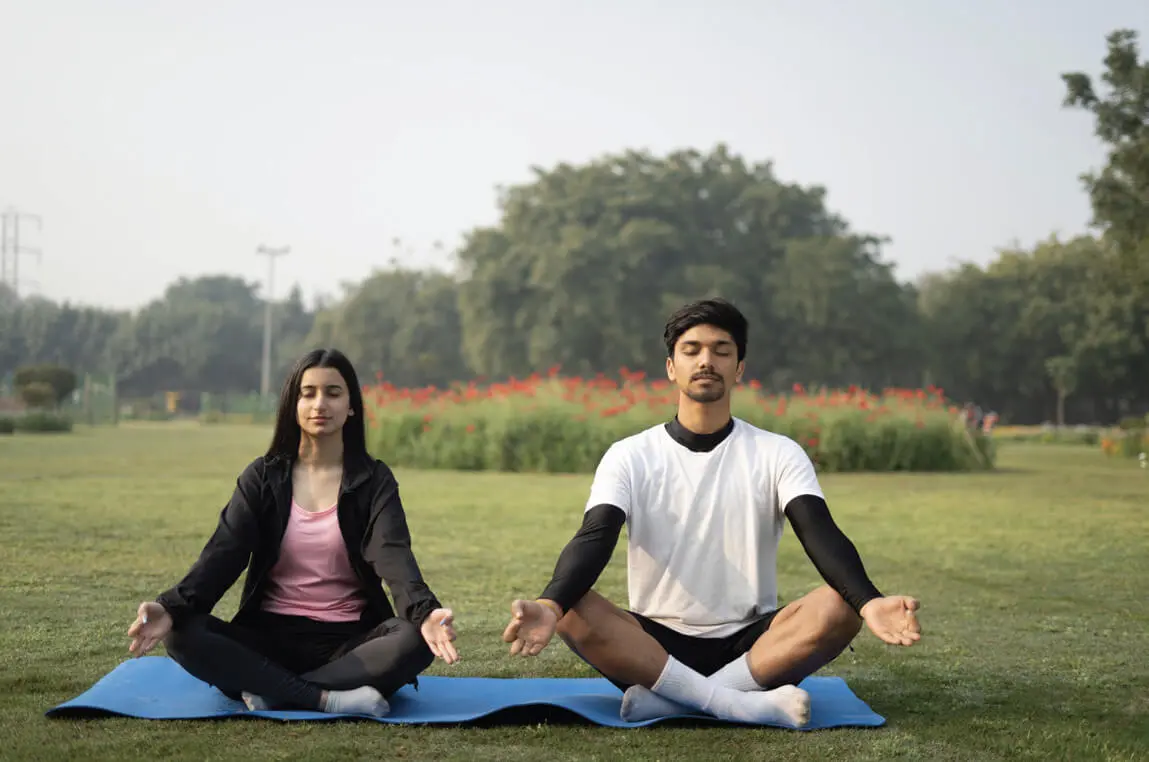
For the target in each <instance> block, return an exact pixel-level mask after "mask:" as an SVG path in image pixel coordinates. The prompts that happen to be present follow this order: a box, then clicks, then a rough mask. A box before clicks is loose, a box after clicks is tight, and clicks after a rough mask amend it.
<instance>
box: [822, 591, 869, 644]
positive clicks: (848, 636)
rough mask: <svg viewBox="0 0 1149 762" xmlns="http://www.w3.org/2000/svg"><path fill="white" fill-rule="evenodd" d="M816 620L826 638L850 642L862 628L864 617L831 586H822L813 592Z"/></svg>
mask: <svg viewBox="0 0 1149 762" xmlns="http://www.w3.org/2000/svg"><path fill="white" fill-rule="evenodd" d="M811 595H812V597H813V598H814V600H813V601H811V603H812V604H813V606H812V608H813V609H814V615H815V621H816V622H817V623H818V624H817V627H818V630H819V632H820V633H821V634H822V637H824V638H830V639H833V640H845V641H846V642H849V641H851V640H853V639H854V636H855V635H857V634H858V632H859V631H860V630H861V629H862V618H861V617H860V616H858V614H857V613H856V612H855V611H854V609H853V607H851V606H850V604H849V603H846V599H845V598H843V597H842V596H841V595H840V594H839V593H838V591H837V590H834V589H833V588H831V587H822V588H819V589H818V590H816V591H815V592H814V593H812V594H811Z"/></svg>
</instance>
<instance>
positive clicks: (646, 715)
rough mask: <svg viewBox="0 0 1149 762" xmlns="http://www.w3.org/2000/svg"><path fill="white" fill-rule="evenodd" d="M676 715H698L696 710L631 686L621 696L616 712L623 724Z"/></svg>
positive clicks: (642, 687) (647, 689) (644, 688)
mask: <svg viewBox="0 0 1149 762" xmlns="http://www.w3.org/2000/svg"><path fill="white" fill-rule="evenodd" d="M678 714H698V710H697V709H693V708H691V707H689V706H686V705H685V704H680V703H678V702H677V701H671V700H670V699H668V698H665V697H663V696H659V695H658V694H657V693H655V692H654V691H652V690H651V689H650V688H646V687H644V686H641V685H632V686H630V687H629V688H627V689H626V693H623V694H622V708H621V709H620V710H619V712H618V716H619V717H621V718H622V720H623V721H624V722H646V721H647V720H653V719H656V718H659V717H669V716H671V715H678Z"/></svg>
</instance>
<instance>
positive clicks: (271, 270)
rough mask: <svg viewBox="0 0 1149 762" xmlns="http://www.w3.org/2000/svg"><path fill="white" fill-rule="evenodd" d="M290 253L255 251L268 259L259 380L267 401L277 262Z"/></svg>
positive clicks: (269, 249) (283, 250)
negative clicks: (278, 258) (261, 363)
mask: <svg viewBox="0 0 1149 762" xmlns="http://www.w3.org/2000/svg"><path fill="white" fill-rule="evenodd" d="M290 251H291V247H290V246H282V247H280V248H278V249H275V248H272V247H270V246H264V245H262V244H261V245H260V246H259V248H258V249H256V250H255V253H256V254H259V255H262V256H266V257H267V294H266V295H265V296H264V300H263V367H262V370H261V372H260V379H259V394H260V396H261V397H263V398H264V399H265V400H266V399H267V397H268V394H269V392H270V391H271V302H272V298H273V297H274V295H275V294H274V292H275V260H276V258H277V257H282V256H285V255H286V254H287V253H288V252H290Z"/></svg>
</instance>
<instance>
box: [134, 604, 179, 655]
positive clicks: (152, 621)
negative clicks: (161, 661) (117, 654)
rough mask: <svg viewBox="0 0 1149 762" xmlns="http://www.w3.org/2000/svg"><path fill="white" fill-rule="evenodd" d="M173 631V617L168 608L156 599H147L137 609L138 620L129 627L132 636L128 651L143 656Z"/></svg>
mask: <svg viewBox="0 0 1149 762" xmlns="http://www.w3.org/2000/svg"><path fill="white" fill-rule="evenodd" d="M171 631H172V617H171V615H170V614H168V610H167V609H165V608H164V607H163V606H161V605H160V604H158V603H156V602H155V601H145V602H143V603H141V604H140V608H139V610H137V611H136V621H134V622H132V626H131V627H129V628H128V635H129V636H131V638H132V642H131V643H130V644H129V645H128V651H130V652H131V654H132V655H133V656H143V655H144V654H146V653H147V652H148V651H150V650H152V649H153V648H155V647H156V643H159V642H160V641H161V640H163V639H164V638H166V637H167V636H168V633H170V632H171Z"/></svg>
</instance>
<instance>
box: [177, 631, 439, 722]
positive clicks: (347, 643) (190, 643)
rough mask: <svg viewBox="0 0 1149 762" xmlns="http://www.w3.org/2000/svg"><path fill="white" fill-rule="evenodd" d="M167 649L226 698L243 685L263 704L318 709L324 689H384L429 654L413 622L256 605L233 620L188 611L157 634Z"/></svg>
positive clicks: (412, 674)
mask: <svg viewBox="0 0 1149 762" xmlns="http://www.w3.org/2000/svg"><path fill="white" fill-rule="evenodd" d="M164 646H165V647H166V649H167V652H168V655H169V656H171V657H172V659H174V660H175V661H176V662H177V663H178V664H179V665H180V666H182V667H183V668H184V669H185V670H187V671H188V672H189V673H190V674H192V675H194V676H195V677H197V678H199V679H200V680H202V681H204V682H205V683H208V684H210V685H214V686H215V687H216V688H218V689H219V690H220V691H221V692H222V693H224V694H225V695H227V696H229V697H230V698H232V699H236V700H239V699H240V694H241V693H242V692H244V691H246V692H248V693H251V694H254V695H256V696H259V697H260V698H262V699H263V700H264V701H265V702H267V704H268V705H269V706H274V707H277V708H289V707H290V708H299V709H311V710H322V708H323V707H322V706H321V701H322V695H323V691H324V690H350V689H353V688H359V687H360V686H364V685H369V686H371V687H373V688H375V689H376V690H378V691H379V692H380V693H382V694H383V696H384V697H389V696H391V694H393V693H395V691H397V690H399V689H400V688H402V687H403V686H404V685H406V684H408V683H411V682H414V681H415V678H416V677H417V676H418V675H419V673H421V672H422V671H423V670H425V669H426V668H427V667H429V666H431V662H433V661H434V660H435V656H434V654H432V653H431V649H430V648H428V647H427V644H426V642H425V641H424V640H423V637H422V635H420V634H419V631H418V629H416V627H415V625H413V624H411V623H410V622H408V621H406V620H403V619H395V618H393V619H388V620H387V621H385V622H383V623H382V624H381V625H379V626H378V627H375V628H374V629H371V630H368V631H363V630H362V629H361V628H360V627H359V625H358V623H342V622H317V621H315V620H312V619H307V618H305V617H295V616H283V615H279V614H269V613H267V612H261V613H260V614H259V615H257V616H256V617H254V618H253V619H252V620H251V621H250V622H244V624H242V625H237V624H234V623H232V622H225V621H223V620H222V619H218V618H216V617H214V616H195V617H192V618H190V619H189V620H187V621H186V622H184V623H183V624H181V625H180V627H179V628H178V629H175V630H173V631H172V633H171V634H170V635H168V637H167V638H166V639H165V641H164Z"/></svg>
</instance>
